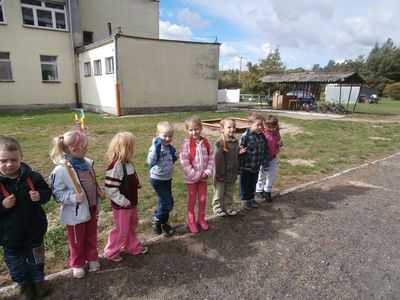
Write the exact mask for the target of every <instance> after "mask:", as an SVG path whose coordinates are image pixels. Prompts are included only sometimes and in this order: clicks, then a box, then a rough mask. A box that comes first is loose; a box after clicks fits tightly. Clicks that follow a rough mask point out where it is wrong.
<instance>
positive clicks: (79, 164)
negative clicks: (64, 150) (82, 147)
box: [67, 157, 89, 170]
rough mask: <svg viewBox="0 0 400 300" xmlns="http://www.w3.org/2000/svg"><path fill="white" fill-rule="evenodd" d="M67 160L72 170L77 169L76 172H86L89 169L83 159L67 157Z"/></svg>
mask: <svg viewBox="0 0 400 300" xmlns="http://www.w3.org/2000/svg"><path fill="white" fill-rule="evenodd" d="M67 160H68V162H69V163H70V164H71V165H72V167H73V168H74V169H78V170H87V169H89V166H88V164H87V163H86V161H85V159H84V158H77V157H67Z"/></svg>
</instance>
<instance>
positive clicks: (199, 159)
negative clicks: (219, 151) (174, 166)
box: [179, 138, 214, 183]
mask: <svg viewBox="0 0 400 300" xmlns="http://www.w3.org/2000/svg"><path fill="white" fill-rule="evenodd" d="M212 148H213V147H210V153H209V154H208V153H207V149H206V147H205V146H204V143H203V141H200V143H196V156H195V157H194V160H193V161H192V163H190V139H189V138H185V139H184V140H183V142H182V146H181V151H180V155H179V156H180V157H179V158H180V162H181V165H182V169H183V178H184V180H185V182H186V183H196V182H198V181H199V180H200V176H201V174H203V173H205V174H207V175H208V177H211V175H212V172H213V169H214V152H213V149H212ZM203 181H207V179H203Z"/></svg>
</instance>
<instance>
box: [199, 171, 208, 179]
mask: <svg viewBox="0 0 400 300" xmlns="http://www.w3.org/2000/svg"><path fill="white" fill-rule="evenodd" d="M206 178H208V175H207V174H206V173H204V172H203V173H201V175H200V179H206Z"/></svg>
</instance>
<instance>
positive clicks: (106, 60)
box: [104, 56, 114, 74]
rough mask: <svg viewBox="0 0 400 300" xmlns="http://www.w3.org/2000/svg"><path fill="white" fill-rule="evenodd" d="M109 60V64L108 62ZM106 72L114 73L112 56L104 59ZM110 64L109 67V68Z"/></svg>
mask: <svg viewBox="0 0 400 300" xmlns="http://www.w3.org/2000/svg"><path fill="white" fill-rule="evenodd" d="M110 61H111V64H110V63H109V62H110ZM104 64H105V67H106V74H114V56H109V57H106V58H105V59H104ZM110 66H111V68H110Z"/></svg>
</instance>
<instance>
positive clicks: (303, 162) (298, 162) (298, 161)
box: [287, 159, 315, 167]
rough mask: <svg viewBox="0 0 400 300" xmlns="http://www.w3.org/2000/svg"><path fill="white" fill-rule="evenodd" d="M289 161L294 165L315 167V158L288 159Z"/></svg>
mask: <svg viewBox="0 0 400 300" xmlns="http://www.w3.org/2000/svg"><path fill="white" fill-rule="evenodd" d="M287 162H288V163H289V164H291V165H292V166H308V167H314V163H315V161H314V160H306V159H288V160H287Z"/></svg>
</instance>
